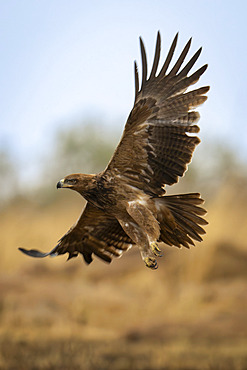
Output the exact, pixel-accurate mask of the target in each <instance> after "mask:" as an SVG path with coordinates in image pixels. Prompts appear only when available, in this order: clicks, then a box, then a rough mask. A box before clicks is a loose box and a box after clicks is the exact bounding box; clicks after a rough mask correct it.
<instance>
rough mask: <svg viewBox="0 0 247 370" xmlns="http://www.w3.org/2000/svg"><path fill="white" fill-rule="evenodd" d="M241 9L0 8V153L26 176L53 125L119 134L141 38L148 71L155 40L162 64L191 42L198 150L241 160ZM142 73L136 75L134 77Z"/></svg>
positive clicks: (75, 4) (195, 4) (22, 4)
mask: <svg viewBox="0 0 247 370" xmlns="http://www.w3.org/2000/svg"><path fill="white" fill-rule="evenodd" d="M246 16H247V2H245V1H217V0H214V1H213V0H207V1H202V0H200V1H199V0H197V1H196V0H195V1H191V0H187V1H180V0H177V1H174V2H171V1H164V0H163V1H162V0H157V1H155V0H152V1H145V0H142V1H141V0H140V1H136V0H131V1H116V0H115V1H112V0H109V1H90V2H89V1H83V0H72V1H65V0H42V1H38V0H22V1H20V0H10V1H6V0H0V55H1V57H0V67H1V74H0V106H1V109H0V145H1V147H4V148H10V149H11V151H13V153H14V156H15V158H16V160H18V161H19V163H20V166H23V171H26V173H29V172H30V173H31V172H32V167H34V166H36V165H37V164H38V161H39V160H40V158H41V157H42V154H43V153H44V152H45V151H46V150H47V147H49V145H50V144H51V140H52V135H53V133H54V131H55V130H56V128H57V127H59V125H63V124H64V125H65V124H66V125H68V126H69V124H70V121H71V122H73V120H74V119H75V118H78V117H80V118H83V117H94V116H96V117H97V116H99V117H102V118H103V120H104V121H106V122H109V124H113V123H114V124H115V125H118V127H119V131H121V130H122V129H123V126H124V123H125V119H126V117H127V116H128V114H129V111H130V109H131V107H132V104H133V96H134V75H133V63H134V60H135V59H136V60H137V62H138V65H139V66H140V48H139V40H138V38H139V36H140V35H141V36H142V37H143V40H144V43H145V46H146V49H147V53H148V60H149V62H151V60H152V58H153V53H154V47H155V38H156V33H157V31H158V30H160V32H161V39H162V44H161V47H162V54H161V55H162V56H163V58H165V56H166V53H167V51H168V48H169V46H170V44H171V42H172V39H173V37H174V36H175V34H176V32H178V31H179V42H178V47H177V53H176V55H178V53H179V52H181V50H182V48H183V47H184V45H185V43H186V42H187V41H188V39H189V38H190V37H191V36H192V38H193V42H192V47H191V52H190V54H189V57H191V56H192V55H193V53H194V52H195V51H196V50H197V49H198V48H199V47H200V46H202V47H203V52H202V54H201V56H200V58H199V60H198V61H197V64H196V67H197V68H199V67H201V66H202V65H203V64H205V63H208V64H209V68H208V70H207V71H206V73H205V74H204V75H203V77H202V78H201V81H200V83H199V84H198V85H197V86H198V87H199V86H202V85H211V90H210V92H209V99H208V101H207V102H206V103H205V104H204V105H203V106H202V107H201V108H199V112H200V114H201V120H200V127H201V134H200V138H201V139H202V140H204V139H205V142H206V140H210V139H211V138H217V139H219V140H222V141H223V142H224V143H225V144H226V145H231V146H233V147H235V148H236V150H237V151H238V152H239V153H240V154H241V155H242V156H243V157H244V158H246V159H247V122H246V118H245V115H246V111H245V108H246V105H247V94H246V85H247V72H246V70H247V42H246V40H247V21H246ZM139 69H140V68H139Z"/></svg>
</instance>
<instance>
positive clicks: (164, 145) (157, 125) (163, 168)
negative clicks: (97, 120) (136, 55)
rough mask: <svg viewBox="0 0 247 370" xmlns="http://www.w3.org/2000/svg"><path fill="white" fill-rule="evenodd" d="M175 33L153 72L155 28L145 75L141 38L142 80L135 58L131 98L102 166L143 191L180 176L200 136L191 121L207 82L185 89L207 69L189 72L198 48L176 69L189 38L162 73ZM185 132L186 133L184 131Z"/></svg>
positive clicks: (158, 190)
mask: <svg viewBox="0 0 247 370" xmlns="http://www.w3.org/2000/svg"><path fill="white" fill-rule="evenodd" d="M177 38H178V35H176V36H175V38H174V40H173V43H172V45H171V47H170V50H169V52H168V55H167V57H166V60H165V62H164V64H163V66H162V68H161V70H160V72H159V73H158V74H157V68H158V64H159V59H160V43H161V42H160V33H159V32H158V35H157V42H156V50H155V56H154V61H153V66H152V70H151V72H150V76H149V78H147V58H146V52H145V48H144V45H143V42H142V39H141V38H140V46H141V57H142V84H141V88H140V90H139V77H138V71H137V66H136V63H135V102H134V107H133V109H132V111H131V112H130V115H129V117H128V120H127V123H126V125H125V129H124V133H123V136H122V139H121V141H120V143H119V145H118V147H117V148H116V151H115V153H114V155H113V157H112V159H111V161H110V163H109V164H108V166H107V168H106V170H105V172H106V173H107V172H110V174H111V175H115V176H117V177H118V178H119V179H122V181H124V182H125V183H128V184H129V185H132V186H135V187H138V188H140V189H143V190H144V191H145V192H147V193H151V194H158V195H162V194H164V193H165V191H164V186H165V184H168V185H172V184H174V183H176V182H177V181H178V177H179V176H183V174H184V172H185V170H186V168H187V164H188V163H189V162H190V161H191V157H192V154H193V151H194V149H195V147H196V145H197V144H198V143H199V142H200V140H199V138H198V137H197V136H195V135H193V134H195V133H197V132H199V127H198V126H197V125H195V123H196V122H197V121H198V119H199V117H200V116H199V113H198V112H195V111H194V110H193V109H194V108H195V107H197V106H198V105H200V104H202V103H203V102H204V101H205V100H206V99H207V97H206V96H205V95H204V94H205V93H206V92H207V91H208V90H209V87H208V86H206V87H201V88H198V89H196V90H193V91H189V92H186V90H187V89H188V87H189V86H191V85H192V84H194V83H196V82H197V81H198V80H199V78H200V76H201V75H202V74H203V73H204V72H205V70H206V69H207V65H204V66H203V67H201V68H200V69H198V70H197V71H196V72H194V73H193V74H191V75H190V76H188V73H189V72H190V70H191V68H192V67H193V65H194V64H195V62H196V61H197V59H198V57H199V55H200V53H201V48H200V49H199V50H198V51H197V52H196V53H195V55H194V56H193V57H192V58H191V59H190V61H189V62H188V63H187V64H186V65H185V66H184V67H183V68H182V69H181V66H182V63H183V61H184V59H185V57H186V55H187V53H188V51H189V48H190V45H191V39H190V40H189V42H188V43H187V44H186V46H185V47H184V49H183V51H182V53H181V55H180V56H179V58H178V60H177V62H176V63H175V65H174V66H173V67H172V68H171V69H170V71H169V73H167V70H168V67H169V66H170V62H171V59H172V56H173V54H174V50H175V47H176V44H177ZM188 134H189V135H188Z"/></svg>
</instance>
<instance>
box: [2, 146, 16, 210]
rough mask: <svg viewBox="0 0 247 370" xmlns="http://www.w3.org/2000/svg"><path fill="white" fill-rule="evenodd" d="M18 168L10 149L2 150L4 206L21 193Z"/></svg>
mask: <svg viewBox="0 0 247 370" xmlns="http://www.w3.org/2000/svg"><path fill="white" fill-rule="evenodd" d="M16 167H17V166H16V165H15V162H14V160H13V158H12V156H11V153H10V150H9V149H5V148H4V149H0V173H1V179H2V181H1V191H0V205H1V206H2V205H4V204H5V203H6V202H7V201H8V200H9V199H10V198H11V197H13V196H14V195H16V194H17V193H18V191H19V183H18V172H17V168H16Z"/></svg>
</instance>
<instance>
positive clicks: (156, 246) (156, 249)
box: [150, 242, 163, 257]
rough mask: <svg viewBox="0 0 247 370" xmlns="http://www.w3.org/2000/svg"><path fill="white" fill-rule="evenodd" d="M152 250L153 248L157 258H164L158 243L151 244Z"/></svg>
mask: <svg viewBox="0 0 247 370" xmlns="http://www.w3.org/2000/svg"><path fill="white" fill-rule="evenodd" d="M150 246H151V248H152V252H153V254H154V255H155V256H157V257H162V256H163V253H162V252H161V249H160V248H159V245H158V243H157V242H153V243H151V244H150Z"/></svg>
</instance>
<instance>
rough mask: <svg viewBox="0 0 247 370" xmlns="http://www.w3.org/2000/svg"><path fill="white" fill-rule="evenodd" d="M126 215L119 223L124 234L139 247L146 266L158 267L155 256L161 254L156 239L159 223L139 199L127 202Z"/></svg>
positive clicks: (157, 237) (158, 232) (158, 233)
mask: <svg viewBox="0 0 247 370" xmlns="http://www.w3.org/2000/svg"><path fill="white" fill-rule="evenodd" d="M127 212H128V216H127V215H126V219H125V221H124V222H123V221H122V220H121V221H120V220H119V222H120V225H121V226H122V228H123V229H124V231H125V232H126V234H127V235H128V236H129V237H130V238H131V239H132V240H133V241H134V243H135V244H136V245H137V246H138V247H139V249H140V252H141V256H142V259H143V261H144V262H145V264H146V266H147V267H149V268H152V269H156V268H157V267H158V265H157V262H156V259H155V256H159V257H160V256H161V251H160V249H159V248H158V244H157V240H158V239H159V235H160V228H159V223H158V221H157V220H156V218H155V217H154V215H153V214H152V212H151V211H150V210H149V209H148V208H147V207H146V206H144V205H143V204H142V203H140V202H139V201H132V202H129V203H128V207H127Z"/></svg>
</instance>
